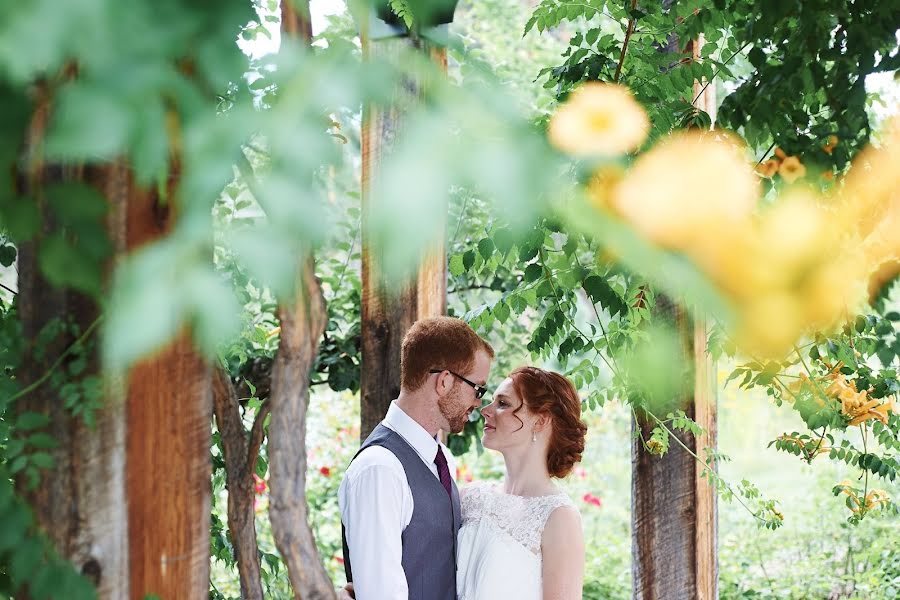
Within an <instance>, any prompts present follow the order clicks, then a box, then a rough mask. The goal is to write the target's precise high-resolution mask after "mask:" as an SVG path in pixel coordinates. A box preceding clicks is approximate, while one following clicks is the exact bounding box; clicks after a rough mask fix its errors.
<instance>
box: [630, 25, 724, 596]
mask: <svg viewBox="0 0 900 600" xmlns="http://www.w3.org/2000/svg"><path fill="white" fill-rule="evenodd" d="M676 47H677V43H676ZM701 47H702V40H698V41H696V42H692V43H691V44H690V49H691V51H692V54H693V58H694V60H697V59H698V58H699V56H700V48H701ZM701 83H702V82H696V83H695V85H694V90H693V94H694V97H695V98H696V102H695V106H697V107H698V108H699V109H701V110H704V111H706V112H707V113H708V114H709V115H710V117H712V118H714V117H715V96H714V88H713V86H712V85H710V86H709V87H707V88H705V89H703V86H702V85H701ZM701 90H702V92H701ZM660 301H661V302H663V301H665V300H664V299H663V298H661V299H660ZM666 312H668V314H669V316H670V317H671V318H672V320H673V321H674V322H675V324H676V328H677V330H678V331H679V332H681V337H682V340H683V342H684V349H685V356H684V357H683V358H684V359H686V360H689V361H691V363H692V365H693V367H694V373H695V377H694V393H693V396H692V397H691V398H686V399H674V400H673V402H672V406H671V407H669V408H668V409H667V411H668V410H676V409H678V408H680V409H682V410H684V412H685V413H686V414H687V416H688V417H690V418H692V419H694V420H695V421H696V422H697V423H698V424H699V425H700V426H701V427H703V428H704V430H705V433H704V434H703V435H702V436H700V437H699V438H698V439H694V437H693V436H692V435H690V434H687V433H683V432H675V433H676V435H677V437H678V438H679V439H680V440H681V441H682V442H683V443H684V444H685V445H686V446H687V447H688V448H690V449H691V450H692V451H693V452H694V453H695V454H698V455H699V456H700V457H701V458H704V459H705V458H706V457H705V456H704V455H703V448H705V447H715V445H716V412H717V408H716V393H715V389H716V388H715V386H716V376H715V374H716V369H715V363H714V361H713V360H712V358H711V357H710V355H709V352H708V351H707V346H706V345H707V334H708V329H707V325H706V321H705V319H704V318H703V317H702V316H696V317H695V318H694V319H693V322H691V321H690V320H689V319H688V317H687V312H686V310H685V309H683V308H681V307H675V306H670V307H668V309H667V310H666ZM654 425H655V423H651V422H649V421H648V420H646V419H645V418H644V415H641V413H640V412H639V413H638V419H637V420H635V421H633V422H632V427H633V428H634V429H635V430H638V429H639V430H640V433H641V435H642V436H643V437H644V438H647V437H649V435H650V432H651V431H652V430H653V427H654ZM676 444H677V442H675V441H674V440H673V444H672V446H671V449H670V450H669V452H667V453H666V454H665V455H664V456H662V457H657V456H655V455H653V454H650V453H649V452H647V451H646V449H645V448H644V447H643V443H642V441H641V437H635V438H633V440H632V455H631V456H632V486H631V499H632V516H631V519H632V592H633V597H634V598H635V600H656V599H662V598H685V599H698V600H711V599H714V598H718V585H717V578H718V563H717V558H716V551H717V547H716V545H717V542H716V540H717V506H716V495H715V489H714V488H713V487H712V486H711V485H709V482H708V479H706V478H701V474H702V473H703V471H704V466H703V465H702V464H700V463H698V462H697V461H696V460H695V459H694V458H693V457H692V456H691V455H690V454H688V453H687V452H685V451H683V449H682V448H681V447H680V445H677V446H676ZM713 466H714V465H713Z"/></svg>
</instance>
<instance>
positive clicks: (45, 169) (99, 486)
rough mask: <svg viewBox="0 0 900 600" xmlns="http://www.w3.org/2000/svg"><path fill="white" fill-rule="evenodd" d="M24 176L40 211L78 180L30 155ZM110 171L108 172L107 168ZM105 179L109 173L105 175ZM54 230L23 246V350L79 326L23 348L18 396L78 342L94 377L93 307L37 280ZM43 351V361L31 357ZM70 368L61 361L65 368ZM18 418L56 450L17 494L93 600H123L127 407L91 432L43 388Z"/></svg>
mask: <svg viewBox="0 0 900 600" xmlns="http://www.w3.org/2000/svg"><path fill="white" fill-rule="evenodd" d="M35 87H36V94H37V96H38V97H37V99H36V110H35V113H34V116H33V118H32V121H31V124H30V127H29V130H28V133H27V139H26V143H25V151H26V153H30V152H34V151H36V148H38V147H40V142H41V140H42V139H43V137H44V132H45V128H46V125H47V121H48V118H49V114H50V105H49V100H48V97H47V96H45V95H43V90H42V88H41V86H40V85H37V86H35ZM23 163H24V164H27V165H29V171H28V172H27V173H22V174H20V177H19V187H20V188H21V189H20V191H22V192H25V193H28V194H30V195H32V197H34V198H35V199H36V200H37V202H38V205H39V206H40V207H41V210H42V211H43V210H45V208H46V198H45V194H44V193H45V189H46V186H47V185H49V184H51V183H60V182H76V181H84V172H83V170H82V169H80V168H74V167H60V166H54V165H45V164H43V163H42V161H41V160H40V157H36V156H29V157H28V159H27V160H25V161H23ZM104 170H106V169H104ZM109 170H113V169H112V168H110V169H109ZM57 226H58V224H57V223H54V222H53V220H52V216H51V215H50V213H49V212H45V214H44V215H43V219H42V228H43V229H42V232H41V233H39V234H38V236H37V237H36V238H35V239H34V240H32V241H30V242H28V243H25V244H22V245H21V246H20V247H19V264H18V267H19V278H18V290H19V296H18V307H19V318H20V320H21V324H22V337H23V338H24V339H25V340H27V341H28V342H33V341H34V340H36V339H37V336H38V334H39V332H41V330H42V329H44V327H45V326H46V325H47V324H48V323H50V322H51V321H53V320H55V319H64V320H66V319H68V320H69V321H68V322H71V323H74V324H75V325H76V326H77V329H78V334H73V333H72V332H71V329H69V330H67V331H65V332H61V334H60V335H58V336H56V337H55V338H54V339H53V340H52V342H51V343H50V344H49V345H47V346H46V347H45V348H40V349H39V348H36V347H35V346H34V345H32V344H31V343H28V344H26V347H27V350H26V355H25V357H24V360H23V361H22V368H21V370H20V372H19V373H18V376H19V378H20V382H21V384H22V387H23V389H24V388H25V387H26V386H28V385H30V384H32V383H35V382H37V381H38V379H39V378H41V377H42V376H44V375H45V374H46V373H47V372H48V371H49V369H50V368H51V365H52V364H53V363H54V362H55V361H56V360H57V358H59V357H60V356H61V354H62V353H63V352H64V351H65V350H66V349H67V348H68V347H70V346H71V345H72V344H73V343H74V342H75V340H76V338H77V337H79V335H83V336H84V337H85V342H84V344H85V348H86V358H87V366H86V368H85V369H84V371H83V373H84V374H86V375H87V374H94V375H96V374H97V373H99V359H98V355H97V352H96V347H97V342H96V339H97V335H96V334H97V329H96V326H97V317H98V316H99V314H100V309H99V306H98V305H97V304H96V302H95V301H94V300H93V299H92V298H89V297H87V296H85V295H82V294H79V293H76V292H73V291H72V290H62V289H59V288H57V287H55V286H53V285H52V284H50V282H48V281H47V280H45V279H44V278H43V276H42V275H41V270H40V263H39V259H38V256H39V252H40V247H41V244H42V239H43V237H44V235H45V234H46V233H48V232H49V231H50V230H51V229H55V228H56V227H57ZM36 350H40V351H39V352H35V351H36ZM69 362H70V361H69V360H63V362H62V363H61V365H60V367H59V368H61V369H65V368H66V367H67V366H68V363H69ZM14 410H15V412H17V413H19V414H21V413H25V412H37V413H40V414H42V415H45V416H47V417H49V419H50V424H49V425H48V427H47V430H46V431H47V433H49V434H50V435H51V436H52V437H53V438H54V439H55V440H56V441H57V443H58V445H57V446H56V447H55V448H52V449H49V450H47V452H49V453H50V454H51V456H52V457H53V459H54V464H53V466H52V468H50V469H48V470H46V471H43V472H42V473H41V481H40V483H39V485H38V486H37V487H36V488H32V487H31V486H29V485H28V482H27V478H21V477H20V479H19V480H17V487H18V492H19V493H20V494H21V495H22V497H23V498H24V499H25V501H26V502H27V503H28V504H29V506H30V507H31V509H32V511H33V513H34V517H35V520H36V521H37V524H38V526H39V527H40V528H41V529H42V530H43V531H44V532H45V533H46V534H47V536H48V538H49V539H50V541H51V542H52V543H53V546H54V547H55V548H56V550H57V551H58V552H59V554H60V556H62V557H63V558H65V559H68V560H70V561H71V562H72V563H73V565H74V567H75V569H76V570H78V571H80V572H81V573H82V574H83V575H84V576H86V577H87V578H88V579H89V580H90V581H91V582H92V583H93V584H94V586H95V587H96V589H97V595H98V597H99V598H104V599H105V598H126V597H127V596H128V584H129V581H128V529H127V513H126V510H125V481H124V475H125V473H124V462H125V460H124V459H125V406H124V404H123V403H122V402H119V401H117V400H116V399H115V398H107V399H106V401H105V402H104V403H103V405H102V406H101V407H99V408H98V409H97V411H96V412H95V414H94V422H95V425H94V426H93V427H88V426H87V425H85V423H84V420H83V418H82V417H81V416H78V415H73V414H72V411H71V410H70V409H69V408H67V407H66V406H65V403H64V402H63V401H62V398H60V394H59V389H58V388H56V387H54V386H52V385H49V384H48V383H44V384H41V385H38V386H37V387H36V388H34V389H33V390H32V391H31V392H29V393H28V394H26V395H24V396H23V397H21V398H19V399H18V400H17V401H16V404H15V408H14Z"/></svg>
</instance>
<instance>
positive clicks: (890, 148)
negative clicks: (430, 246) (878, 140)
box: [841, 117, 900, 239]
mask: <svg viewBox="0 0 900 600" xmlns="http://www.w3.org/2000/svg"><path fill="white" fill-rule="evenodd" d="M841 199H842V208H843V211H844V213H845V214H844V215H843V216H842V217H841V218H842V219H843V220H844V221H845V222H846V223H848V224H851V225H852V226H854V227H857V228H858V231H859V234H860V235H861V236H862V237H866V236H868V235H869V234H870V233H872V231H873V230H874V229H875V228H876V227H880V228H881V229H883V223H882V221H883V220H884V219H885V218H886V215H889V214H890V213H892V212H894V213H895V215H894V216H893V217H887V218H896V219H897V221H896V222H895V223H894V224H893V225H892V226H893V227H896V225H897V224H898V223H900V216H897V215H900V117H894V119H892V120H891V122H890V123H889V125H888V127H887V130H886V132H885V135H884V137H883V139H882V145H881V147H879V148H876V147H874V146H867V147H866V148H864V149H863V150H862V151H861V152H860V153H859V154H858V155H857V156H856V157H855V158H854V159H853V162H852V163H851V166H850V170H849V171H848V172H847V175H846V176H845V177H844V185H843V189H842V191H841ZM896 231H897V229H893V232H892V237H893V238H895V239H896V238H898V237H900V236H897V234H896Z"/></svg>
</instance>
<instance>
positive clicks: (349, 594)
mask: <svg viewBox="0 0 900 600" xmlns="http://www.w3.org/2000/svg"><path fill="white" fill-rule="evenodd" d="M337 597H338V600H355V598H356V594H355V593H354V592H353V584H352V583H348V584H347V585H345V586H344V587H343V588H341V589H340V590H339V591H338V595H337Z"/></svg>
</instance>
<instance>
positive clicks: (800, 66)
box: [525, 0, 900, 171]
mask: <svg viewBox="0 0 900 600" xmlns="http://www.w3.org/2000/svg"><path fill="white" fill-rule="evenodd" d="M898 20H900V9H898V8H897V7H896V6H893V5H890V4H885V3H883V2H876V1H874V0H873V1H867V2H862V3H856V4H854V5H852V7H851V6H848V5H847V4H846V3H844V2H837V1H828V2H818V3H808V2H807V3H800V2H775V1H767V2H748V1H747V0H721V1H717V2H677V3H670V4H669V3H662V2H660V3H651V4H648V5H646V6H643V5H642V6H640V7H637V8H635V9H631V8H630V6H629V3H627V2H624V3H622V2H607V1H606V0H591V1H589V2H583V3H581V2H568V1H565V0H544V1H543V2H541V4H540V5H539V6H538V7H537V8H536V9H535V11H534V14H533V15H532V17H531V19H530V20H529V21H528V23H527V24H526V27H525V32H526V33H527V32H528V31H529V30H531V29H536V30H538V31H540V32H546V31H549V30H555V29H556V28H558V27H560V26H562V25H564V24H570V25H573V26H574V33H573V35H572V36H571V37H570V39H569V47H568V49H567V50H566V51H565V52H564V54H563V58H564V61H563V62H562V64H560V65H558V66H556V67H548V68H545V69H543V70H542V71H541V72H540V77H546V83H545V85H546V86H548V87H551V88H554V89H555V90H556V93H557V95H558V96H559V97H564V96H565V95H566V94H567V93H568V92H569V91H570V90H571V89H572V88H573V87H575V86H576V85H577V84H578V83H580V82H582V81H585V80H591V81H596V80H599V81H613V80H615V81H619V82H622V83H625V84H627V85H629V87H630V88H631V89H632V91H633V92H634V93H635V95H636V97H637V98H638V100H640V101H641V103H642V104H643V105H644V106H645V107H646V108H647V110H648V111H649V113H650V116H651V122H652V124H653V131H654V135H665V134H666V133H667V132H668V131H669V130H671V129H672V128H674V127H688V126H699V127H703V126H708V123H709V117H708V115H706V114H705V113H702V111H698V110H696V109H694V108H692V107H691V100H692V99H694V91H693V89H692V85H693V83H694V82H695V81H703V82H705V85H716V86H717V87H718V88H719V89H721V90H722V91H726V92H727V94H726V95H725V96H724V98H723V99H722V102H721V107H720V109H719V112H718V123H719V125H721V126H724V127H726V128H729V129H732V130H734V131H739V132H740V133H741V134H742V135H743V136H744V138H745V139H746V140H747V141H748V142H749V143H750V145H751V147H753V148H755V149H756V150H757V151H759V152H763V151H764V150H765V149H766V148H767V147H768V148H770V149H771V145H778V146H780V147H782V148H783V149H784V150H785V151H786V152H787V153H788V154H792V155H800V154H802V155H803V156H804V162H805V163H807V164H810V165H815V166H816V167H818V168H819V169H822V170H831V169H836V170H838V171H840V170H841V169H843V168H844V167H845V166H846V165H847V163H848V162H849V160H850V157H851V156H852V155H853V154H854V153H855V152H856V151H858V150H859V149H860V148H861V147H862V146H863V145H864V144H865V143H867V142H868V140H869V137H870V136H871V134H872V131H871V129H870V127H869V122H868V118H867V116H866V90H865V79H866V76H867V75H869V74H870V73H876V72H880V71H893V70H896V69H897V67H898V62H897V60H898V59H897V53H896V48H897V40H896V26H895V24H896V23H897V22H898ZM629 31H630V33H629ZM700 35H702V36H703V38H704V40H705V43H704V45H703V47H702V50H701V51H700V53H699V54H700V60H691V56H692V55H691V48H690V47H689V44H688V42H689V41H690V40H695V39H698V37H699V36H700ZM626 38H627V40H628V42H627V47H626V48H624V49H623V46H624V45H625V44H624V42H625V39H626ZM726 83H727V84H728V85H729V87H724V84H726ZM830 135H837V136H838V139H839V140H840V144H839V145H838V146H837V148H836V149H835V150H834V151H833V152H826V151H825V150H823V149H822V146H823V145H824V144H825V142H826V141H827V139H828V137H829V136H830Z"/></svg>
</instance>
